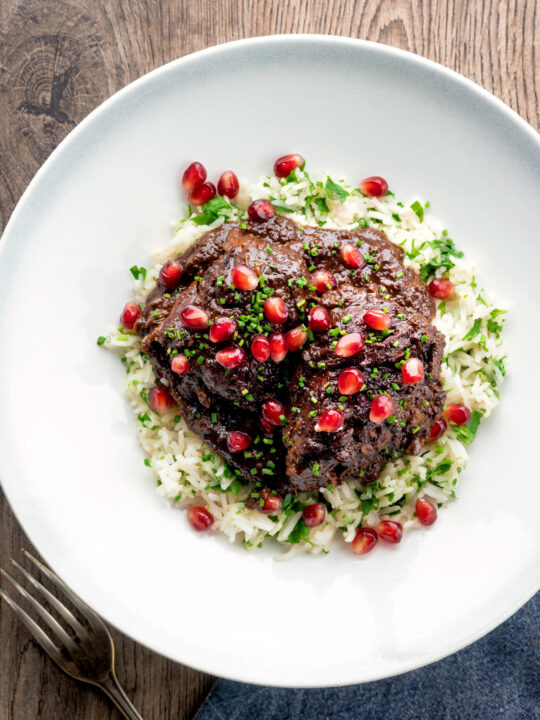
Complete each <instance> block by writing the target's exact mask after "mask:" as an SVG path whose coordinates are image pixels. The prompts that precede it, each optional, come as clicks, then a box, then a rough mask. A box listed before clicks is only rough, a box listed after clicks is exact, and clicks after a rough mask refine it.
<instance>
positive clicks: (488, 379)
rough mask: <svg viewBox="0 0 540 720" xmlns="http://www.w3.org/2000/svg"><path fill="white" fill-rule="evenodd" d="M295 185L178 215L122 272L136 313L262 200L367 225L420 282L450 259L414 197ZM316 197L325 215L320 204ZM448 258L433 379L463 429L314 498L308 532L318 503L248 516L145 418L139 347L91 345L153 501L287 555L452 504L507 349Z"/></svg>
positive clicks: (208, 457)
mask: <svg viewBox="0 0 540 720" xmlns="http://www.w3.org/2000/svg"><path fill="white" fill-rule="evenodd" d="M294 175H295V178H296V179H295V180H293V181H289V182H288V181H285V180H278V179H277V178H275V177H262V178H261V179H260V180H259V181H258V182H256V183H254V184H252V185H247V184H244V183H242V184H241V191H240V194H239V196H238V198H237V199H236V200H235V204H234V205H230V204H228V203H225V202H222V201H221V200H220V201H219V203H220V204H221V205H223V207H222V208H221V209H219V208H215V209H216V211H219V213H220V214H219V217H216V219H213V218H212V217H210V218H207V219H208V220H210V222H209V223H208V224H205V225H203V224H197V222H195V220H196V219H197V218H198V217H200V214H201V210H199V211H197V212H196V213H192V212H191V210H190V209H189V208H188V213H189V215H188V217H187V218H186V219H184V220H182V221H180V223H179V225H178V226H177V227H176V228H175V231H174V234H173V236H172V238H171V241H170V242H169V244H168V245H167V246H166V247H164V248H161V249H160V250H158V251H157V252H156V253H155V254H154V256H153V265H152V267H151V269H149V270H147V271H145V270H144V269H142V270H140V269H138V268H136V267H134V268H132V273H133V274H134V275H135V276H137V275H138V279H136V280H135V284H134V295H135V299H136V301H137V302H138V303H140V304H141V305H142V304H143V303H144V301H145V298H146V296H147V294H148V293H149V291H150V290H151V289H152V288H153V287H154V285H155V282H156V278H157V276H158V273H159V269H160V267H161V265H162V264H163V262H165V261H166V260H167V259H169V258H171V257H175V256H176V255H178V254H180V253H181V252H183V251H185V250H186V249H187V248H188V247H189V246H190V245H191V244H192V243H193V242H194V241H195V240H196V239H197V238H198V237H200V236H201V235H202V234H203V233H205V232H206V231H207V230H209V229H211V228H213V227H216V226H218V225H219V224H221V223H222V222H223V221H227V220H230V219H239V218H242V217H245V209H246V208H247V205H248V204H249V202H251V200H252V199H257V198H270V199H272V201H273V202H274V204H275V205H276V206H278V207H279V206H281V207H282V208H283V210H282V212H285V209H286V210H288V211H289V212H287V213H286V214H287V217H290V218H291V219H292V220H295V221H297V222H298V223H300V224H304V225H314V226H315V225H319V226H323V227H326V228H346V229H351V230H353V229H357V228H358V227H359V223H360V224H362V223H365V222H366V221H367V223H368V225H373V226H375V227H376V228H377V229H379V230H382V231H384V232H385V233H386V235H387V237H388V238H389V239H390V240H391V241H392V242H394V243H396V244H398V245H400V246H402V247H403V249H404V250H405V251H406V253H408V254H407V256H406V261H405V262H406V264H408V265H410V266H411V267H413V268H414V269H415V270H417V271H418V272H420V271H421V270H422V268H423V267H425V266H426V265H427V264H428V263H437V262H439V261H440V260H441V252H444V250H445V249H446V250H448V248H449V247H450V248H451V252H452V248H453V246H452V245H449V244H448V241H449V238H448V235H447V232H446V230H445V229H444V226H443V225H442V224H441V223H440V222H439V221H438V220H436V219H434V218H432V217H431V216H430V213H429V211H428V210H427V209H428V207H429V203H424V202H422V201H420V200H419V199H418V198H412V200H410V201H409V202H408V203H407V204H405V205H404V204H403V203H400V202H397V201H396V199H395V197H394V196H393V195H391V194H390V195H387V196H386V197H385V198H383V199H374V198H366V197H364V196H362V194H361V193H360V192H359V191H358V189H354V188H352V187H351V186H349V185H347V184H346V183H345V182H343V181H339V183H338V184H339V188H340V189H339V190H338V192H337V194H338V196H339V197H336V193H335V191H334V192H332V189H331V186H329V185H327V176H326V175H315V174H312V175H311V176H309V175H308V174H307V173H306V172H303V171H300V170H297V171H295V173H294ZM342 191H343V192H342ZM345 193H347V195H345ZM328 195H330V196H333V199H332V197H329V196H328ZM322 198H324V199H325V200H326V203H327V207H328V210H329V212H326V211H325V208H324V204H322V203H321V202H320V200H321V199H322ZM317 199H319V204H317ZM216 205H217V203H214V205H213V206H212V205H211V206H210V207H214V206H216ZM411 205H414V208H415V209H416V212H415V209H413V208H412V207H411ZM207 209H208V208H206V207H205V208H203V209H202V212H205V210H207ZM214 214H215V213H214ZM419 216H420V217H419ZM422 216H423V219H422ZM201 220H204V216H203V217H202V218H200V220H199V222H200V221H201ZM450 243H451V241H450ZM441 245H442V247H441ZM459 254H461V253H459ZM450 258H451V261H452V263H453V267H451V268H450V269H449V270H447V268H446V267H442V268H441V269H437V270H436V273H435V274H436V275H437V276H438V277H441V276H444V277H445V278H448V279H449V280H450V281H451V282H452V283H453V284H454V285H455V292H454V295H453V297H452V299H451V300H449V301H447V302H446V303H439V307H438V310H437V315H436V318H435V325H436V326H437V327H438V328H439V330H441V331H442V332H443V333H444V335H445V336H446V349H445V352H446V354H445V358H444V362H443V365H442V378H443V383H444V387H445V389H446V391H447V393H448V403H463V404H464V405H466V406H467V407H469V408H470V409H471V411H473V421H472V422H471V423H470V424H469V426H466V427H463V428H456V427H450V428H449V430H448V431H447V432H446V433H445V435H443V437H442V438H440V439H439V440H438V441H437V442H431V443H427V444H426V445H425V447H424V449H423V450H422V453H421V454H420V455H419V456H416V457H413V456H403V457H401V458H399V459H397V460H395V461H392V462H389V463H388V464H387V465H386V466H385V468H384V469H383V471H382V472H381V474H380V476H379V478H378V480H377V482H375V483H373V484H371V485H365V486H363V485H361V484H360V483H359V482H357V481H354V482H348V483H345V484H343V485H340V486H338V487H328V488H326V489H325V490H323V491H322V496H323V497H324V498H325V499H326V501H327V502H328V503H329V506H330V507H331V510H330V511H329V512H328V513H327V518H326V521H325V523H324V524H323V525H321V526H319V527H317V528H313V529H311V530H310V531H309V533H308V530H307V528H305V526H303V523H302V522H301V503H306V502H313V501H316V500H317V499H318V494H317V493H304V494H301V495H300V496H298V498H297V499H292V500H293V501H292V502H291V503H290V504H288V507H284V509H283V510H281V511H280V512H279V513H278V514H277V515H276V516H271V517H269V516H267V515H263V514H261V513H260V512H258V511H257V510H249V509H247V508H246V507H245V506H244V501H245V499H246V498H247V497H248V495H249V492H250V487H249V486H248V485H247V484H244V483H242V482H240V481H239V480H237V479H235V475H234V473H233V472H231V470H230V469H229V468H228V467H227V466H226V465H225V463H224V462H223V461H222V460H221V459H220V458H219V457H218V456H217V455H216V454H215V453H213V452H212V450H210V449H209V448H208V447H207V446H206V445H205V444H204V443H202V442H201V440H200V438H199V437H198V436H197V435H195V434H194V433H193V432H191V431H190V430H189V429H188V428H187V426H186V424H185V422H184V420H183V419H182V418H180V417H178V416H176V415H175V412H174V411H171V412H169V413H167V414H164V415H161V416H160V415H157V414H156V413H154V412H153V411H152V410H151V409H150V408H149V406H148V404H147V403H146V401H145V397H146V393H147V391H148V390H149V389H150V388H151V387H152V386H153V385H154V384H155V378H154V373H153V369H152V366H151V364H150V362H149V361H148V359H147V358H146V356H144V354H142V353H141V343H140V338H139V337H138V336H137V335H135V334H132V333H126V332H125V331H124V330H122V329H121V328H120V329H118V330H114V331H112V332H111V333H110V334H109V336H108V337H106V338H105V339H103V338H102V339H101V343H103V342H104V344H106V345H107V346H109V347H111V348H114V349H118V350H119V351H120V352H121V353H122V361H123V362H124V363H125V365H126V370H127V385H126V394H127V397H128V399H129V401H130V403H131V406H132V408H133V411H134V413H135V417H136V418H137V420H136V423H137V434H138V438H139V442H140V444H141V447H142V448H143V450H144V452H145V455H146V459H145V464H146V465H148V466H149V467H151V468H152V470H153V472H154V473H155V475H156V478H157V483H158V488H157V490H158V493H159V494H160V495H163V496H164V497H165V498H167V499H168V500H170V501H171V502H172V503H175V504H176V505H177V506H178V507H187V506H189V505H192V504H198V505H204V506H205V507H207V508H208V509H209V510H210V512H211V513H212V515H213V516H214V518H215V524H214V529H215V530H216V531H219V532H222V533H224V534H225V535H227V537H228V538H229V540H230V542H235V541H239V542H241V543H243V544H244V546H245V547H247V548H254V547H260V546H261V545H262V543H263V541H264V539H265V538H266V537H272V538H275V539H276V540H277V542H279V543H283V544H284V546H285V547H286V548H287V549H288V550H289V552H288V553H287V554H288V555H290V553H291V552H293V553H296V552H299V551H309V552H312V553H320V552H325V553H326V552H328V549H329V546H330V544H331V542H332V541H333V540H334V538H335V537H336V536H338V537H339V536H341V537H342V538H343V540H344V541H345V542H351V541H352V539H353V538H354V535H355V532H356V529H357V528H358V527H359V526H360V525H369V526H375V525H376V524H377V522H378V521H379V520H380V519H385V518H391V519H393V520H398V521H399V522H401V523H402V524H403V525H404V526H405V527H408V526H410V525H413V524H415V523H417V522H418V521H417V520H416V518H415V513H414V506H415V502H416V500H417V498H418V497H427V498H428V499H430V500H431V501H433V502H435V503H436V504H438V505H439V506H441V505H444V504H445V503H446V502H447V501H448V500H450V499H453V498H455V497H456V487H457V481H458V477H459V475H460V473H461V472H462V470H463V469H464V467H465V464H466V462H467V458H468V451H467V446H468V445H469V444H470V442H471V441H472V439H473V438H474V430H475V426H477V424H478V420H479V419H480V417H487V416H488V415H489V414H490V413H491V412H492V411H493V409H494V408H495V406H496V405H497V404H498V387H499V385H500V383H501V382H502V379H503V376H504V372H505V371H504V359H505V350H504V346H503V343H502V340H501V338H500V331H501V329H502V325H503V323H504V317H505V315H504V311H501V310H499V309H497V308H495V306H494V305H493V304H492V303H491V302H490V301H489V299H488V298H487V296H486V294H485V293H484V291H483V290H481V289H479V288H478V287H477V285H476V282H475V271H474V266H473V265H471V263H470V262H469V261H467V260H466V259H465V257H457V256H455V255H450ZM319 499H320V498H319ZM286 505H287V503H286ZM280 557H283V555H281V556H280Z"/></svg>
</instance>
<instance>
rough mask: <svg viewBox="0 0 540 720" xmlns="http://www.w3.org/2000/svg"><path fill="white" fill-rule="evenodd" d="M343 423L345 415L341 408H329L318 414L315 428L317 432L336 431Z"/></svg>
mask: <svg viewBox="0 0 540 720" xmlns="http://www.w3.org/2000/svg"><path fill="white" fill-rule="evenodd" d="M344 424H345V415H344V414H343V413H342V412H341V410H334V409H333V408H330V409H329V410H325V411H324V412H322V413H321V414H320V415H319V419H318V420H317V424H316V425H315V430H316V431H317V432H338V431H339V430H341V428H342V427H343V425H344Z"/></svg>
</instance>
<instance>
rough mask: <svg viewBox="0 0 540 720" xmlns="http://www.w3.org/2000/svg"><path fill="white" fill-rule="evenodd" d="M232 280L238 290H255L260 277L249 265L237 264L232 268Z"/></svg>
mask: <svg viewBox="0 0 540 720" xmlns="http://www.w3.org/2000/svg"><path fill="white" fill-rule="evenodd" d="M231 282H232V284H233V285H234V287H235V288H236V289H237V290H255V288H256V287H257V285H258V284H259V278H258V277H257V274H256V273H255V272H254V271H253V270H252V269H251V268H249V267H248V266H247V265H235V266H234V267H233V269H232V270H231Z"/></svg>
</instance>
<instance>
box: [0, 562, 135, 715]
mask: <svg viewBox="0 0 540 720" xmlns="http://www.w3.org/2000/svg"><path fill="white" fill-rule="evenodd" d="M22 552H23V553H24V554H25V555H26V557H27V558H28V559H29V560H31V561H32V562H33V563H34V565H35V566H36V567H38V568H39V569H40V570H41V572H42V573H43V574H44V575H45V576H46V577H48V578H49V580H51V581H52V582H53V583H55V584H56V586H57V587H59V588H61V589H62V590H63V591H64V593H65V594H66V595H67V597H68V598H69V599H70V600H71V602H72V603H73V605H74V606H75V607H76V608H77V609H78V610H79V611H80V613H81V614H82V616H83V617H84V618H85V620H86V622H87V623H88V625H87V626H83V625H81V623H80V622H79V621H78V620H77V618H76V617H75V616H74V615H73V613H71V612H70V611H69V610H68V609H67V607H65V606H64V605H63V604H62V603H61V602H60V601H59V600H58V599H57V598H56V597H55V596H54V595H53V594H52V593H51V592H49V590H47V588H46V587H44V586H43V585H42V584H41V583H40V582H39V580H36V578H35V577H33V576H32V575H31V574H30V573H29V572H28V570H25V569H24V568H23V567H22V566H21V565H19V563H18V562H17V561H16V560H14V559H13V558H11V562H12V563H13V565H14V566H15V567H16V568H17V569H18V570H19V571H20V572H21V573H22V574H23V575H24V577H25V578H26V579H27V580H28V582H30V583H31V584H32V585H33V586H34V588H35V589H36V590H37V591H38V592H40V593H41V594H42V595H43V596H44V597H45V599H46V600H47V602H48V603H49V605H51V607H53V608H54V609H55V610H56V611H57V612H58V613H59V614H60V615H61V616H62V617H63V618H64V620H65V621H66V622H67V623H69V625H71V628H72V632H71V633H68V632H66V630H64V628H63V627H62V626H61V625H60V623H59V622H57V620H56V619H55V618H54V617H53V616H52V615H51V614H50V613H49V612H48V611H47V610H46V609H45V608H44V607H43V606H42V605H40V603H39V602H38V601H37V600H36V599H35V598H33V597H32V595H30V593H28V592H27V591H26V590H25V589H24V588H23V586H22V585H20V584H19V583H18V582H17V580H15V578H13V577H11V575H10V574H9V573H7V572H6V571H5V570H4V569H2V568H0V572H1V573H2V575H4V577H6V578H7V579H8V580H9V582H10V583H11V584H12V585H13V586H14V587H15V588H16V589H17V590H18V591H19V593H20V594H21V595H22V596H23V597H24V598H25V599H26V600H27V601H28V602H29V603H30V604H31V605H32V607H33V608H34V610H35V611H36V612H37V614H38V615H39V616H40V618H41V619H42V620H43V621H44V622H45V623H46V624H47V625H48V626H49V628H50V629H51V631H52V636H53V639H51V638H50V637H49V636H48V635H47V634H46V633H45V632H44V631H43V630H42V629H41V628H40V626H39V625H38V624H37V623H36V622H35V621H34V620H32V618H31V617H30V615H28V614H27V613H26V612H25V611H24V610H23V609H22V608H21V607H20V606H19V605H17V603H16V602H15V601H14V600H13V599H12V598H11V597H10V596H9V595H7V594H6V593H5V592H4V591H3V590H2V589H1V588H0V597H1V598H3V599H4V600H5V601H6V602H7V604H8V605H9V606H10V607H11V608H12V610H13V611H14V612H15V614H16V615H18V617H19V618H20V619H21V620H22V621H23V623H24V624H25V625H26V627H27V628H28V630H29V631H30V633H31V634H32V635H33V636H34V638H35V640H37V642H38V643H39V644H40V645H41V647H42V648H43V650H45V652H46V653H47V655H49V657H50V658H51V659H52V660H54V662H55V663H56V664H57V665H58V666H59V667H60V668H61V669H62V670H63V671H64V672H65V673H67V674H68V675H71V677H74V678H75V679H76V680H80V681H82V682H85V683H90V685H96V686H97V687H98V688H100V689H101V690H103V692H104V693H105V694H106V695H108V696H109V698H110V699H111V700H112V701H113V703H114V704H115V705H116V707H117V708H118V709H119V710H120V712H121V713H122V714H123V715H124V717H126V718H127V720H142V717H141V716H140V715H139V713H138V712H137V710H135V708H134V707H133V705H132V704H131V702H130V700H129V699H128V697H127V695H126V693H125V692H124V691H123V690H122V688H121V687H120V684H119V683H118V679H117V677H116V673H115V671H114V644H113V639H112V637H111V635H110V633H109V631H108V630H107V628H106V626H105V624H104V623H103V621H102V620H101V618H100V617H98V616H97V615H96V613H95V612H94V611H93V610H92V609H91V608H89V607H88V605H87V604H86V603H84V602H83V601H82V600H81V599H80V598H79V597H77V595H75V593H74V592H73V591H72V590H70V589H69V588H68V586H67V585H66V584H65V583H64V582H63V581H62V580H60V578H59V577H58V575H56V574H55V573H54V572H53V571H52V570H50V569H49V568H48V567H46V566H45V565H44V564H43V563H41V562H40V561H39V560H37V559H36V558H35V557H33V556H32V555H31V554H30V553H29V552H28V551H26V550H24V549H23V550H22Z"/></svg>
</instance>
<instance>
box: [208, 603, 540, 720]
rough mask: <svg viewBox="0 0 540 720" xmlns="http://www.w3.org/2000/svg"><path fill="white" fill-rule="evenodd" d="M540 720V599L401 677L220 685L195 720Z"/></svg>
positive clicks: (222, 681) (227, 683) (229, 682)
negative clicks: (292, 685) (284, 685)
mask: <svg viewBox="0 0 540 720" xmlns="http://www.w3.org/2000/svg"><path fill="white" fill-rule="evenodd" d="M338 718H339V720H357V719H358V720H473V719H474V720H492V719H493V718H497V719H500V720H539V719H540V593H539V594H537V595H536V597H535V598H533V599H532V600H530V601H529V602H528V603H527V604H526V605H525V606H524V607H523V608H522V609H521V610H520V611H519V612H517V613H516V614H515V615H514V616H513V617H511V618H510V619H509V620H507V621H506V622H505V623H504V624H503V625H501V626H499V627H498V628H496V629H495V630H493V631H492V632H491V633H490V634H489V635H487V636H486V637H483V638H482V639H481V640H478V641H477V642H476V643H474V644H473V645H471V646H470V647H467V648H465V649H464V650H461V651H460V652H458V653H455V654H454V655H451V656H450V657H448V658H445V659H444V660H440V661H439V662H437V663H434V664H433V665H428V666H427V667H425V668H421V669H420V670H414V671H412V672H409V673H406V674H405V675H399V676H397V677H393V678H388V679H386V680H379V681H377V682H371V683H366V684H364V685H349V686H346V687H341V688H321V689H316V690H287V689H280V688H269V687H262V686H258V685H245V684H243V683H237V682H231V681H229V680H218V682H217V683H216V685H215V686H214V688H213V690H212V691H211V692H210V694H209V695H208V697H207V698H206V700H205V702H204V704H203V705H202V707H201V709H200V710H199V712H198V713H197V715H196V717H195V720H338Z"/></svg>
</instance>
